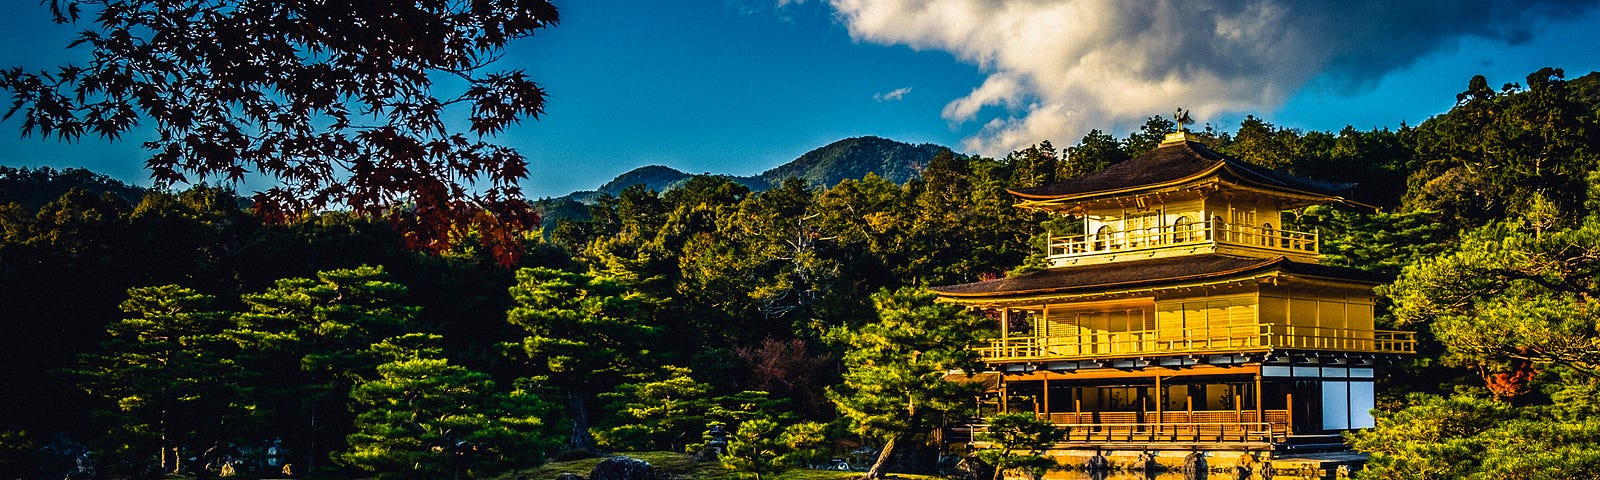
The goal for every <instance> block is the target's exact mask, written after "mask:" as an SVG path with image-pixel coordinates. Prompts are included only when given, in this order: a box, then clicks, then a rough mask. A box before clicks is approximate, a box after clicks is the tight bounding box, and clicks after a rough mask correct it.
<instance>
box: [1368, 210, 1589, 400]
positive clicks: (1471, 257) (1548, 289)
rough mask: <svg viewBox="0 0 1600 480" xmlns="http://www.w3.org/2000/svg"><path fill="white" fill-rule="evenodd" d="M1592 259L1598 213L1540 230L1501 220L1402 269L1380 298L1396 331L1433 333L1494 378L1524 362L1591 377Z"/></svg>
mask: <svg viewBox="0 0 1600 480" xmlns="http://www.w3.org/2000/svg"><path fill="white" fill-rule="evenodd" d="M1597 256H1600V217H1594V216H1591V217H1590V218H1587V219H1585V220H1583V223H1582V224H1581V225H1579V226H1578V227H1576V228H1570V229H1561V230H1547V231H1544V232H1542V233H1541V232H1538V231H1535V230H1533V229H1531V228H1529V227H1528V225H1527V224H1526V223H1525V222H1516V221H1512V222H1500V223H1495V224H1492V225H1488V226H1485V227H1483V228H1480V229H1477V230H1474V231H1472V232H1469V233H1467V234H1466V235H1465V236H1464V237H1462V239H1461V242H1460V245H1459V246H1458V247H1457V248H1456V249H1455V250H1454V251H1452V252H1450V253H1449V254H1447V255H1444V256H1441V257H1437V258H1425V259H1422V260H1420V261H1417V262H1416V263H1413V264H1411V265H1409V266H1407V267H1406V268H1405V270H1404V271H1403V272H1402V274H1401V275H1400V278H1398V279H1396V280H1395V282H1394V283H1393V284H1392V285H1389V286H1385V287H1383V288H1382V289H1381V292H1382V293H1383V294H1385V295H1387V296H1389V297H1390V298H1393V299H1394V301H1395V308H1394V313H1395V316H1396V318H1397V320H1398V322H1399V323H1400V324H1401V325H1407V326H1427V327H1429V328H1431V330H1432V332H1433V333H1434V335H1436V336H1437V337H1438V338H1439V340H1440V342H1442V343H1443V344H1444V345H1445V346H1446V347H1447V352H1448V355H1447V357H1446V360H1448V361H1451V362H1454V363H1455V364H1458V365H1468V366H1475V367H1478V368H1480V369H1482V370H1485V371H1486V372H1485V373H1499V372H1503V371H1504V369H1505V368H1509V367H1510V366H1513V365H1514V364H1515V362H1516V361H1525V362H1533V363H1534V364H1536V365H1541V366H1544V365H1554V366H1561V367H1565V368H1572V369H1576V370H1578V371H1582V372H1587V373H1588V374H1591V375H1594V374H1600V330H1597V329H1600V322H1597V319H1600V311H1597V310H1596V307H1595V306H1594V305H1593V304H1594V302H1591V301H1588V299H1590V298H1594V296H1595V295H1596V294H1600V283H1596V278H1600V262H1595V261H1594V259H1595V258H1597ZM1491 386H1493V385H1491ZM1508 387H1509V386H1508ZM1502 393H1507V392H1502Z"/></svg>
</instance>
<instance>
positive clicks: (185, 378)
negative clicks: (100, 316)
mask: <svg viewBox="0 0 1600 480" xmlns="http://www.w3.org/2000/svg"><path fill="white" fill-rule="evenodd" d="M213 300H214V299H213V297H211V296H209V295H204V294H201V293H199V292H196V291H194V290H192V289H189V288H185V287H181V286H178V285H163V286H159V287H137V288H131V289H128V299H127V300H126V301H124V302H122V305H121V308H122V311H123V312H125V313H127V316H126V317H124V318H122V319H121V320H118V321H116V322H113V323H111V324H110V325H108V326H107V327H106V333H107V335H108V338H107V339H106V341H105V342H104V343H102V344H101V346H100V349H99V350H98V351H96V352H95V353H89V354H85V355H83V356H82V357H80V363H79V365H80V368H79V370H78V371H77V374H78V375H79V378H81V380H80V385H81V386H82V387H83V388H84V389H85V390H87V391H88V392H89V393H91V394H93V395H96V396H100V397H103V398H106V399H109V400H112V401H114V402H116V405H117V409H118V412H117V414H116V415H115V418H116V419H117V421H119V422H120V423H121V424H122V427H123V428H126V429H127V430H128V431H129V432H130V433H132V436H133V438H134V439H135V441H136V442H138V443H155V444H157V445H159V452H160V454H159V462H160V465H161V468H162V470H163V471H166V472H177V471H180V470H181V469H182V466H181V461H180V460H179V459H180V458H181V451H182V449H184V448H190V449H195V448H201V446H202V445H203V444H205V442H206V441H208V440H209V441H218V440H221V439H222V438H221V437H222V436H224V435H225V434H226V430H225V427H224V424H225V423H226V422H227V421H228V420H236V421H237V420H238V419H241V418H243V417H244V416H245V415H247V413H248V411H249V406H248V405H247V402H248V394H247V392H246V390H245V388H244V387H243V386H242V385H241V384H240V381H241V379H243V378H244V376H245V373H244V371H243V370H242V369H241V368H240V366H239V365H238V364H236V363H235V362H234V360H233V356H234V355H233V351H234V350H236V349H235V348H231V343H230V342H228V341H227V340H226V339H225V338H224V337H223V336H222V334H223V332H224V331H226V330H228V328H229V327H231V326H232V323H231V321H230V319H229V318H228V316H227V315H226V314H225V313H222V312H217V311H213V310H211V304H212V303H213Z"/></svg>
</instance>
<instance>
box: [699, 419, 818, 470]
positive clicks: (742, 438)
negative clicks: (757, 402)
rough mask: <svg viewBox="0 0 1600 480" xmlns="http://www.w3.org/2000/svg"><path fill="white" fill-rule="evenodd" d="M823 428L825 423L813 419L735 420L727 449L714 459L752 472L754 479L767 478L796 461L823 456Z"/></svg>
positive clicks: (728, 467)
mask: <svg viewBox="0 0 1600 480" xmlns="http://www.w3.org/2000/svg"><path fill="white" fill-rule="evenodd" d="M825 429H826V426H825V425H823V424H820V423H816V422H803V423H797V424H794V425H790V426H788V427H782V426H781V425H779V423H778V422H777V421H775V420H773V419H771V418H766V417H757V418H752V419H749V420H746V421H744V422H743V423H741V424H739V429H738V430H737V431H735V432H734V433H733V435H732V436H730V437H729V438H728V448H727V451H726V452H724V453H723V454H722V456H721V457H718V459H719V460H720V461H721V462H722V466H723V467H726V468H727V469H729V470H732V471H734V472H737V473H741V474H747V475H753V476H755V478H756V480H760V479H761V478H762V477H763V476H765V477H768V478H771V477H772V476H775V475H777V474H779V473H783V472H784V471H786V470H789V469H790V468H791V467H792V466H793V465H795V464H796V463H802V462H807V461H814V460H816V459H820V458H824V457H826V455H827V454H826V451H825V450H824V449H823V445H824V444H825V443H826V438H824V436H823V434H824V431H825Z"/></svg>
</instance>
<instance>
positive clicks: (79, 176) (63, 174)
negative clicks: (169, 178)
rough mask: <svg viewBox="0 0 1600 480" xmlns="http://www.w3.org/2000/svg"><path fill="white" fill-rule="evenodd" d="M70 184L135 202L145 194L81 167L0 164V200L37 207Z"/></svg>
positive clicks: (48, 201)
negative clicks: (13, 166)
mask: <svg viewBox="0 0 1600 480" xmlns="http://www.w3.org/2000/svg"><path fill="white" fill-rule="evenodd" d="M74 188H81V189H83V190H85V191H88V192H89V193H91V194H94V195H100V194H103V193H110V194H112V195H116V196H118V197H122V199H123V200H127V201H128V203H134V204H137V203H139V200H140V199H142V198H144V194H145V189H143V188H140V187H136V186H133V185H129V184H126V183H122V181H120V180H117V179H115V178H111V177H108V176H105V175H101V174H98V173H94V172H91V171H89V170H86V169H82V168H68V169H66V170H56V169H53V168H50V167H39V168H26V167H24V168H12V167H6V166H0V204H4V203H6V202H17V203H20V204H22V205H23V206H24V207H26V208H27V209H28V210H38V209H39V207H41V206H44V204H46V203H50V202H53V201H55V200H56V199H58V198H61V195H62V194H65V193H67V190H71V189H74Z"/></svg>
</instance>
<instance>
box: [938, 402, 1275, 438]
mask: <svg viewBox="0 0 1600 480" xmlns="http://www.w3.org/2000/svg"><path fill="white" fill-rule="evenodd" d="M1262 414H1263V415H1262V417H1265V418H1256V412H1254V411H1250V410H1244V411H1196V412H1187V411H1183V412H1162V413H1161V419H1160V421H1156V418H1155V417H1156V413H1155V412H1143V413H1141V412H1081V413H1071V412H1069V413H1050V414H1042V413H1041V414H1038V416H1039V418H1040V419H1042V420H1049V421H1050V423H1051V424H1054V425H1055V426H1057V427H1060V428H1065V429H1067V435H1066V438H1063V439H1062V441H1061V443H1063V444H1074V443H1102V444H1104V443H1137V444H1161V443H1256V444H1267V443H1280V442H1283V441H1285V440H1286V439H1287V438H1288V436H1289V412H1288V411H1287V410H1265V411H1263V412H1262ZM969 429H970V430H969V431H970V434H971V436H970V437H967V438H970V439H971V441H973V442H974V443H978V444H982V443H984V440H983V439H984V433H985V432H986V431H987V430H988V425H986V424H982V423H976V424H972V425H970V426H969ZM963 433H965V432H963Z"/></svg>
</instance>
